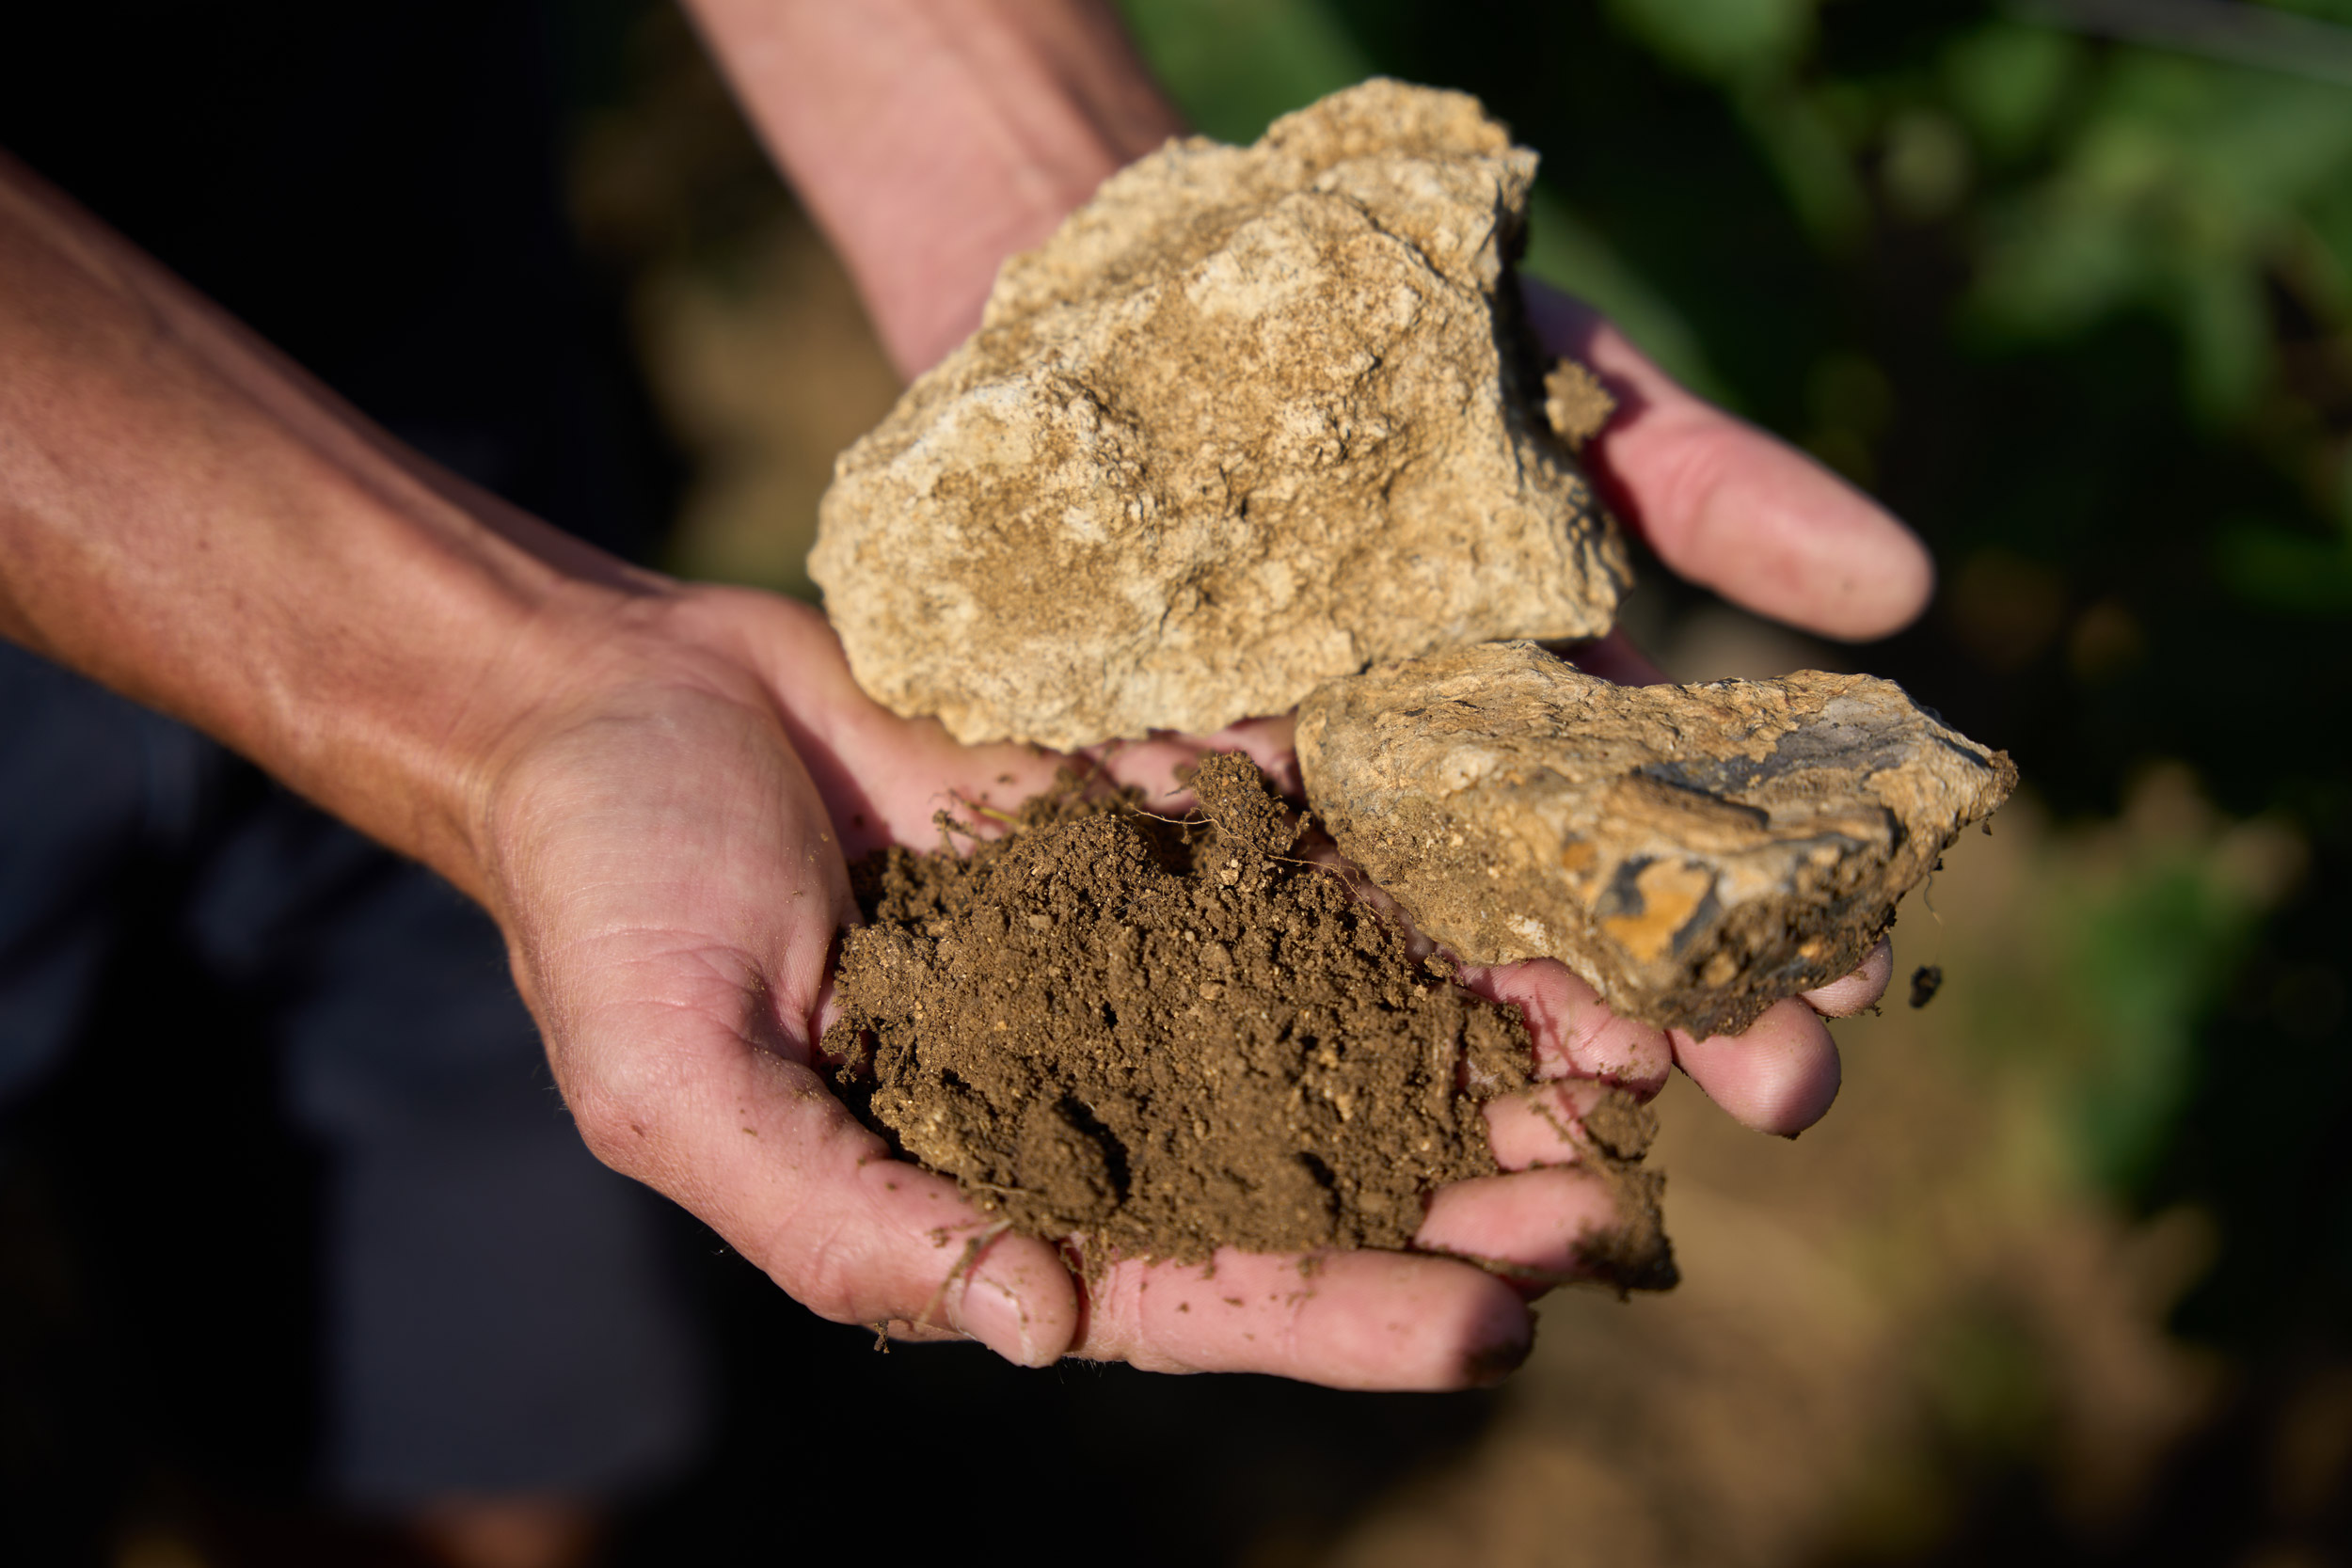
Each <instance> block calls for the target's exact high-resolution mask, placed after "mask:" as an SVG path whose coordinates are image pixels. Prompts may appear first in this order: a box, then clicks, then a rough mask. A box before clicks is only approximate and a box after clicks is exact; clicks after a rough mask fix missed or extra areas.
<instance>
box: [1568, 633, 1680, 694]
mask: <svg viewBox="0 0 2352 1568" xmlns="http://www.w3.org/2000/svg"><path fill="white" fill-rule="evenodd" d="M1569 657H1570V658H1571V660H1572V661H1573V662H1574V663H1575V665H1576V667H1577V668H1578V669H1580V670H1581V671H1583V672H1584V673H1586V674H1588V675H1597V676H1599V677H1600V678H1601V679H1602V680H1605V681H1613V682H1614V683H1615V684H1617V685H1619V686H1664V685H1665V684H1666V683H1667V679H1668V677H1667V674H1666V672H1664V671H1663V670H1661V669H1660V668H1659V667H1658V666H1657V665H1655V664H1652V663H1651V662H1650V660H1649V656H1648V655H1647V654H1645V653H1644V652H1642V650H1641V649H1639V648H1637V647H1635V646H1634V645H1633V639H1631V638H1629V637H1628V636H1627V635H1626V634H1625V628H1624V627H1623V626H1619V627H1617V628H1616V629H1615V630H1613V631H1612V632H1611V633H1610V634H1609V635H1608V636H1606V637H1601V638H1596V639H1595V640H1593V641H1590V642H1587V643H1584V644H1582V645H1581V646H1580V647H1578V648H1576V649H1574V650H1572V651H1571V653H1570V655H1569Z"/></svg>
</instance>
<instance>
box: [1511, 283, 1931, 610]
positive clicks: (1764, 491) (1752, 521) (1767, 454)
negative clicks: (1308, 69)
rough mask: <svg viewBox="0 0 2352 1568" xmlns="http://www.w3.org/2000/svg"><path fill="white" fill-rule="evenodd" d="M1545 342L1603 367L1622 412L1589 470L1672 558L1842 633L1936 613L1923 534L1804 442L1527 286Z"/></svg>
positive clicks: (1674, 563) (1743, 598)
mask: <svg viewBox="0 0 2352 1568" xmlns="http://www.w3.org/2000/svg"><path fill="white" fill-rule="evenodd" d="M1525 289H1526V299H1527V308H1528V315H1529V318H1530V319H1531V321H1532V322H1533V323H1534V326H1535V330H1536V332H1537V334H1538V336H1540V337H1541V338H1542V339H1543V341H1544V343H1545V345H1546V346H1547V347H1548V348H1549V349H1550V350H1551V351H1552V352H1553V353H1555V354H1565V355H1568V356H1572V357H1574V358H1576V359H1578V360H1580V361H1581V362H1582V363H1584V364H1585V365H1587V366H1589V367H1591V368H1592V369H1593V370H1594V371H1595V372H1597V373H1598V374H1599V376H1600V378H1601V380H1602V381H1603V382H1604V383H1605V384H1607V386H1608V388H1609V389H1610V391H1611V392H1612V393H1613V394H1614V395H1615V397H1616V399H1617V413H1616V417H1615V418H1614V419H1613V420H1611V422H1610V423H1609V425H1608V426H1607V427H1606V428H1605V429H1604V430H1603V431H1602V432H1601V434H1600V435H1599V436H1597V437H1596V438H1595V440H1594V441H1593V442H1592V444H1591V445H1590V447H1589V448H1588V449H1587V461H1586V467H1587V468H1588V469H1589V470H1590V471H1591V473H1592V474H1593V477H1594V478H1595V480H1596V481H1597V483H1599V484H1600V485H1601V487H1602V488H1603V489H1604V490H1605V491H1606V492H1608V494H1609V496H1610V499H1612V500H1613V502H1615V503H1616V505H1617V506H1618V508H1619V510H1620V512H1621V513H1622V514H1623V515H1624V516H1625V520H1626V522H1627V523H1628V525H1629V526H1630V527H1632V528H1634V529H1636V530H1638V531H1640V532H1641V534H1642V536H1643V537H1644V538H1645V539H1646V540H1647V541H1648V542H1649V545H1650V547H1651V548H1652V549H1654V550H1656V551H1657V552H1658V555H1659V558H1660V559H1661V560H1662V561H1663V562H1665V563H1666V564H1667V565H1668V566H1670V567H1672V568H1673V569H1674V570H1675V571H1676V572H1677V573H1678V574H1679V575H1681V576H1682V577H1685V578H1689V579H1690V580H1691V581H1692V582H1696V583H1702V584H1704V585H1706V586H1707V587H1709V588H1712V589H1714V590H1715V591H1716V592H1717V593H1719V594H1723V595H1724V597H1725V598H1727V599H1730V600H1732V601H1733V602H1734V603H1737V604H1741V605H1745V606H1747V607H1748V608H1749V609H1750V610H1756V611H1757V612H1758V613H1760V614H1764V615H1769V616H1772V618H1773V619H1775V620H1780V621H1787V622H1789V623H1791V624H1792V625H1795V626H1804V627H1805V628H1807V629H1809V630H1812V631H1817V632H1821V633H1823V634H1825V635H1828V636H1831V637H1839V638H1850V639H1857V640H1858V639H1864V638H1872V637H1883V636H1885V635H1887V634H1888V633H1890V632H1893V631H1896V630H1899V629H1900V628H1901V627H1902V626H1906V625H1908V624H1909V623H1910V622H1911V621H1913V620H1914V619H1915V618H1916V617H1917V616H1918V614H1919V612H1920V611H1921V610H1924V609H1926V608H1927V603H1928V597H1929V594H1931V592H1932V591H1933V589H1934V585H1935V569H1934V566H1933V564H1932V562H1931V560H1930V558H1929V555H1928V551H1927V547H1926V546H1924V545H1922V544H1921V543H1920V542H1919V538H1918V536H1917V535H1916V534H1915V533H1913V532H1912V531H1910V530H1909V529H1907V528H1905V527H1904V526H1903V525H1902V524H1901V523H1899V522H1898V521H1896V520H1895V518H1894V517H1893V516H1892V515H1889V514H1888V513H1887V512H1886V510H1885V509H1884V508H1883V507H1882V506H1880V505H1879V504H1878V503H1877V502H1876V501H1874V500H1872V499H1869V498H1868V497H1867V496H1865V495H1864V494H1862V492H1860V491H1859V490H1856V489H1855V488H1854V487H1853V486H1852V485H1851V484H1849V483H1846V482H1845V481H1844V480H1842V479H1840V478H1838V477H1837V476H1836V474H1834V473H1832V472H1831V471H1830V470H1829V469H1827V468H1825V467H1822V466H1821V465H1820V464H1819V463H1817V462H1815V461H1814V460H1813V459H1812V458H1810V457H1807V456H1806V455H1804V453H1803V452H1801V451H1797V450H1796V449H1795V448H1793V447H1790V446H1788V445H1787V444H1786V443H1784V442H1781V441H1778V440H1775V439H1773V438H1772V436H1767V435H1765V434H1764V433H1763V432H1762V431H1760V430H1757V429H1756V427H1754V426H1753V425H1750V424H1748V423H1747V422H1745V421H1744V420H1737V419H1734V418H1732V417H1731V416H1730V415H1729V414H1726V413H1724V411H1723V410H1722V409H1720V408H1717V407H1715V406H1714V405H1712V404H1708V403H1707V402H1705V401H1704V400H1702V399H1700V398H1697V397H1694V396H1692V394H1691V393H1690V392H1688V391H1685V390H1684V389H1683V388H1681V387H1679V386H1677V385H1676V383H1675V382H1674V381H1673V380H1672V379H1670V378H1669V377H1668V376H1667V375H1666V373H1665V372H1663V371H1661V370H1660V369H1659V368H1658V367H1657V366H1656V365H1655V364H1653V363H1651V361H1650V360H1649V358H1648V357H1647V356H1645V355H1644V354H1643V353H1642V352H1641V351H1640V350H1639V349H1637V348H1635V347H1634V346H1633V345H1632V343H1631V342H1629V341H1628V340H1627V339H1626V337H1625V335H1624V334H1623V333H1621V332H1619V331H1618V330H1617V329H1616V327H1615V326H1614V325H1611V323H1610V322H1609V321H1608V320H1607V319H1606V318H1604V317H1603V316H1602V315H1601V314H1600V313H1599V312H1598V311H1597V310H1595V309H1593V308H1592V307H1590V306H1588V305H1585V304H1584V303H1582V302H1581V301H1580V300H1575V299H1571V298H1569V297H1568V296H1566V295H1565V294H1562V293H1558V292H1556V291H1554V290H1551V289H1549V288H1546V287H1544V286H1543V285H1541V284H1539V283H1534V282H1532V281H1531V282H1529V283H1527V284H1526V285H1525Z"/></svg>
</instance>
